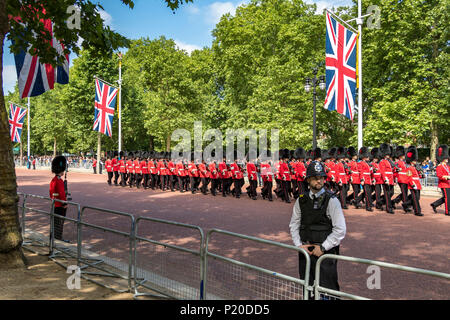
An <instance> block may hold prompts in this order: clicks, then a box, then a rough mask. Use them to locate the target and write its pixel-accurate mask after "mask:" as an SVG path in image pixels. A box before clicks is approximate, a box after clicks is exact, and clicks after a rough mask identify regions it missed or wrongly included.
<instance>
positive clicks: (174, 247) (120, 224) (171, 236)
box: [18, 193, 450, 300]
mask: <svg viewBox="0 0 450 320" xmlns="http://www.w3.org/2000/svg"><path fill="white" fill-rule="evenodd" d="M18 196H19V202H18V209H19V214H20V219H19V220H20V223H21V228H22V234H23V238H24V242H23V246H24V248H26V249H27V250H30V251H32V252H35V253H38V254H43V253H42V250H40V251H39V250H37V251H35V250H34V249H33V247H36V246H37V247H41V248H46V249H47V248H48V250H49V251H48V255H49V257H50V258H51V259H52V260H53V261H55V262H57V263H58V264H59V265H61V266H63V267H65V268H67V266H68V264H69V265H70V263H72V265H73V264H76V265H77V266H78V267H79V268H80V270H81V277H83V278H85V279H86V280H89V281H91V282H94V283H96V284H98V285H101V286H103V287H106V288H109V289H113V290H115V291H117V292H131V291H132V290H133V289H134V293H135V295H134V296H135V298H136V297H139V296H144V295H152V294H151V293H148V292H143V291H139V290H140V288H146V289H149V290H152V291H153V292H157V293H160V294H162V295H163V297H168V298H175V299H200V300H204V299H206V300H212V299H228V300H235V299H242V298H246V299H259V300H266V299H283V300H287V299H297V300H301V299H303V300H308V299H309V297H310V292H314V298H315V299H321V298H323V297H325V298H327V297H328V298H329V297H332V298H333V297H334V298H348V299H366V298H364V297H362V296H358V295H354V294H350V293H347V292H343V291H335V290H331V289H328V288H325V287H322V286H320V285H319V284H320V265H321V263H322V262H323V261H324V260H325V259H337V260H345V261H350V262H356V263H360V264H369V265H375V266H380V267H385V268H390V269H395V270H400V271H406V272H412V273H415V274H423V275H427V276H433V277H437V278H439V279H444V280H450V274H448V273H442V272H436V271H432V270H425V269H419V268H413V267H406V266H401V265H397V264H392V263H386V262H380V261H375V260H367V259H359V258H354V257H347V256H340V255H330V254H326V255H323V256H321V257H320V258H319V259H318V261H317V264H316V268H315V281H314V284H313V285H312V286H309V285H307V284H308V283H309V274H310V272H309V270H310V266H311V262H310V257H309V254H308V253H307V252H306V251H305V250H304V249H302V248H298V247H295V246H291V245H287V244H283V243H279V242H275V241H270V240H265V239H261V238H256V237H251V236H246V235H242V234H237V233H233V232H229V231H224V230H219V229H212V230H210V231H209V232H208V234H207V237H206V242H205V238H204V233H203V230H202V229H201V228H200V227H197V226H193V225H188V224H183V223H178V222H173V221H166V220H161V219H156V218H149V217H139V218H137V219H136V220H135V218H134V216H133V215H131V214H128V213H123V212H119V211H113V210H107V209H101V208H96V207H89V206H85V207H82V208H80V205H79V204H77V203H73V202H65V201H60V200H52V199H50V198H48V197H42V196H36V195H30V194H23V193H18ZM56 202H60V203H63V204H67V207H68V210H67V214H66V216H65V217H63V216H59V215H57V214H55V213H54V208H55V203H56ZM89 211H93V212H94V213H92V212H90V213H89V214H87V212H89ZM95 213H97V216H96V215H95ZM105 215H109V216H112V217H113V219H109V220H108V219H105V218H104V216H105ZM98 217H100V218H101V219H97V220H96V218H98ZM55 218H59V219H62V220H64V221H65V222H69V223H68V224H67V223H65V226H64V237H65V238H67V237H69V243H67V242H64V241H61V240H57V239H55V221H54V220H55ZM90 219H93V220H94V221H92V222H91V221H89V220H90ZM99 220H100V222H99ZM124 221H127V223H124ZM102 222H106V223H108V226H102V225H101V224H102ZM143 224H151V225H152V226H154V227H156V228H157V230H156V231H155V232H150V233H149V232H148V229H146V233H145V234H143V235H141V234H139V233H138V230H139V231H140V229H139V228H138V227H141V226H142V225H143ZM164 226H165V227H168V228H169V230H168V231H167V230H164V229H162V227H164ZM170 228H172V229H170ZM173 228H175V229H173ZM87 230H91V232H86V231H87ZM92 230H95V231H94V232H92ZM175 230H178V231H177V232H178V233H174V232H175ZM179 230H183V232H188V231H190V232H192V231H195V234H196V235H197V237H198V235H199V239H195V238H193V237H192V234H188V235H184V237H180V234H179V232H180V231H179ZM213 234H220V235H223V236H226V237H231V238H232V240H234V242H236V243H240V242H242V241H250V242H253V243H257V244H260V245H264V246H267V245H268V246H273V247H276V248H277V249H278V251H277V252H279V251H280V250H281V249H287V250H289V251H295V252H298V253H300V254H303V255H304V256H305V259H306V272H305V273H306V275H305V279H304V280H302V279H299V278H297V277H293V276H289V275H286V274H282V273H278V272H276V271H274V270H269V269H268V268H263V267H260V266H256V265H254V264H249V263H245V262H243V261H240V260H237V259H233V258H230V257H226V256H224V255H219V254H216V253H213V252H212V247H213V246H211V238H212V235H213ZM112 237H120V238H125V240H126V241H125V242H117V241H116V242H112V241H110V240H112ZM158 237H159V238H162V239H158ZM111 243H114V245H113V246H112V245H111ZM149 248H150V250H149ZM264 249H266V247H264ZM232 251H236V248H235V247H234V248H233V250H232ZM175 252H176V253H177V254H176V255H175ZM45 255H47V254H45ZM111 256H112V257H111ZM295 256H297V254H296V255H295ZM61 260H65V262H66V264H64V263H63V262H62V261H61ZM70 261H72V262H70ZM188 262H189V263H188ZM217 262H218V263H221V265H217V264H216V265H214V263H217ZM91 269H95V270H94V271H92V270H91ZM217 271H219V272H220V276H219V277H216V275H217ZM108 279H110V280H111V279H112V280H114V283H113V284H110V285H108V284H105V281H106V280H108ZM217 279H219V280H220V281H218V280H217ZM117 282H119V283H117ZM123 285H124V286H125V287H126V289H122V290H119V289H117V287H118V286H119V287H120V286H123ZM239 290H241V291H239Z"/></svg>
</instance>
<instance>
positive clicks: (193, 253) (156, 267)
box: [134, 217, 204, 300]
mask: <svg viewBox="0 0 450 320" xmlns="http://www.w3.org/2000/svg"><path fill="white" fill-rule="evenodd" d="M143 224H146V225H147V226H150V227H153V228H154V230H153V229H150V230H149V228H146V232H145V234H142V235H141V234H140V233H139V232H140V230H141V229H140V228H139V227H140V226H142V225H143ZM194 232H195V234H192V233H194ZM170 234H175V236H172V238H174V237H177V239H170V238H171V236H170ZM178 239H182V241H177V240H178ZM135 240H136V241H135V247H134V252H135V256H134V258H135V260H134V275H135V278H134V279H135V285H134V289H135V297H139V296H155V294H152V293H146V292H143V291H139V288H140V287H143V288H147V289H150V290H152V291H155V292H158V293H160V294H162V295H163V297H169V298H175V299H200V300H202V299H203V291H202V288H203V279H204V270H203V258H204V255H203V248H204V234H203V230H202V229H201V228H200V227H197V226H193V225H189V224H184V223H179V222H173V221H166V220H161V219H156V218H148V217H138V218H137V219H136V237H135ZM177 242H182V243H180V244H177ZM159 297H161V296H159Z"/></svg>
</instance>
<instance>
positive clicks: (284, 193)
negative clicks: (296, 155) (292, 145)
mask: <svg viewBox="0 0 450 320" xmlns="http://www.w3.org/2000/svg"><path fill="white" fill-rule="evenodd" d="M288 161H289V150H287V149H285V150H283V153H282V156H281V162H280V178H281V181H280V182H281V199H283V201H284V202H286V203H291V199H290V197H289V185H290V184H291V171H290V170H289V166H288V164H287V162H288Z"/></svg>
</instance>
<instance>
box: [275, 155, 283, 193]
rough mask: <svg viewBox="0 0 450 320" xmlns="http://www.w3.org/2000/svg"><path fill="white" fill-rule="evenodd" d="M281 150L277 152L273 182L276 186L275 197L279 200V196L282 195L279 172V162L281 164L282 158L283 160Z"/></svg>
mask: <svg viewBox="0 0 450 320" xmlns="http://www.w3.org/2000/svg"><path fill="white" fill-rule="evenodd" d="M283 152H284V151H283V150H281V149H280V150H279V151H278V159H277V161H275V164H274V165H275V175H274V178H275V182H276V184H277V187H276V188H275V195H276V196H277V198H281V194H282V189H281V180H282V178H281V170H280V166H281V162H282V160H281V159H282V158H283Z"/></svg>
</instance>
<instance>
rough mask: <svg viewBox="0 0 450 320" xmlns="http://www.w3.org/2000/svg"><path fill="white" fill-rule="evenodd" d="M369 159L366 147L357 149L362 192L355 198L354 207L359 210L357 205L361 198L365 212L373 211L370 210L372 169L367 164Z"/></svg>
mask: <svg viewBox="0 0 450 320" xmlns="http://www.w3.org/2000/svg"><path fill="white" fill-rule="evenodd" d="M369 158H370V153H369V149H368V148H366V147H361V149H359V159H360V160H361V161H360V162H358V171H359V180H360V182H361V185H362V187H363V192H362V193H361V194H360V195H359V196H358V198H356V201H355V206H356V208H359V207H360V206H359V203H360V202H361V201H362V199H363V197H364V200H365V203H366V210H367V211H373V209H372V189H371V185H372V168H371V167H370V165H369V164H368V163H367V162H368V160H369Z"/></svg>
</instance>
